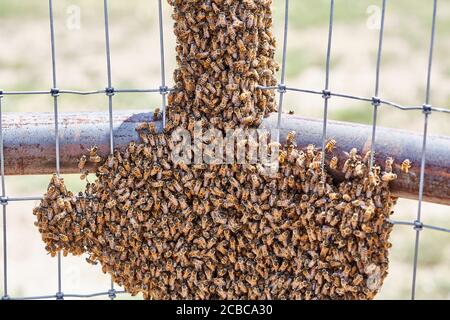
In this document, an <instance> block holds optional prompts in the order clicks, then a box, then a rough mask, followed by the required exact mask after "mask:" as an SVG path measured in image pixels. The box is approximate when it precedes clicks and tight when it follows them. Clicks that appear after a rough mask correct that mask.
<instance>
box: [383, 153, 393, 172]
mask: <svg viewBox="0 0 450 320" xmlns="http://www.w3.org/2000/svg"><path fill="white" fill-rule="evenodd" d="M385 163H386V166H385V171H386V172H388V173H391V172H392V165H393V164H394V159H393V158H391V157H388V158H387V159H386V161H385Z"/></svg>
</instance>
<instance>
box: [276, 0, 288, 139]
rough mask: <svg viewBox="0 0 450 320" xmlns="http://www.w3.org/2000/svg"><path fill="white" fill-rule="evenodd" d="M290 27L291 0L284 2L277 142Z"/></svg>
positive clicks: (284, 89) (278, 130) (284, 88)
mask: <svg viewBox="0 0 450 320" xmlns="http://www.w3.org/2000/svg"><path fill="white" fill-rule="evenodd" d="M288 29H289V0H285V2H284V29H283V56H282V60H281V79H280V85H279V86H278V92H279V93H280V99H279V101H278V119H277V142H280V130H281V116H282V113H283V99H284V94H285V93H286V85H285V81H286V59H287V41H288Z"/></svg>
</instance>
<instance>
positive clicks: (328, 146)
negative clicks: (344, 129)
mask: <svg viewBox="0 0 450 320" xmlns="http://www.w3.org/2000/svg"><path fill="white" fill-rule="evenodd" d="M335 147H336V140H334V139H330V140H328V141H327V143H326V144H325V151H327V152H333V150H334V148H335Z"/></svg>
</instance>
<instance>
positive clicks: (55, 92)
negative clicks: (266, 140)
mask: <svg viewBox="0 0 450 320" xmlns="http://www.w3.org/2000/svg"><path fill="white" fill-rule="evenodd" d="M380 2H381V7H382V9H381V23H380V32H379V39H378V50H377V56H376V69H375V89H374V95H373V96H372V97H364V96H358V95H352V94H347V93H342V92H335V91H332V90H330V66H331V47H332V40H333V26H334V7H335V4H334V0H330V11H329V25H328V36H327V49H326V55H325V56H326V61H325V85H324V88H323V89H322V90H316V89H308V88H295V87H290V86H288V85H287V84H286V67H287V64H286V60H287V48H288V30H289V19H288V18H289V0H284V4H285V6H284V30H283V46H282V62H281V77H280V83H279V84H278V85H276V86H257V87H256V88H257V89H259V90H273V91H277V92H278V93H279V103H278V118H277V129H281V128H282V122H283V121H282V115H283V99H284V95H285V94H286V93H287V92H289V91H291V92H297V93H304V94H314V95H321V96H322V98H323V101H324V105H323V132H322V172H323V170H324V163H325V152H324V149H325V143H326V140H327V123H328V101H329V100H330V99H331V98H332V97H340V98H345V99H349V100H359V101H364V102H368V103H369V104H368V105H371V106H372V108H373V110H372V112H373V116H372V136H371V145H370V151H371V154H370V168H372V167H373V164H374V153H375V150H374V147H375V142H376V129H377V116H378V109H379V107H380V106H388V107H392V108H396V109H399V110H403V111H421V112H422V113H423V115H424V122H423V126H424V127H423V141H422V154H421V165H420V182H419V195H418V199H419V200H418V208H417V216H416V220H414V221H412V222H410V221H397V220H392V219H388V220H387V221H388V222H390V223H392V224H393V225H400V226H402V225H403V226H412V227H413V230H415V244H414V258H413V270H412V284H411V299H413V300H414V299H415V297H416V279H417V269H418V268H417V266H418V257H419V244H420V232H421V231H422V230H424V229H430V230H434V231H439V232H445V233H450V229H449V228H444V227H439V226H432V225H428V224H424V223H422V221H421V211H422V202H423V187H424V176H425V166H426V146H427V145H426V143H427V135H428V120H429V116H430V115H431V114H432V113H434V112H437V113H444V114H450V109H447V108H442V107H436V106H433V105H432V104H431V103H430V100H431V75H432V64H433V50H434V45H435V35H436V16H437V0H433V11H432V18H431V19H432V20H431V36H430V44H429V55H428V66H427V77H426V89H425V99H424V103H423V104H422V105H412V106H407V105H402V104H399V103H396V102H393V101H389V100H386V99H383V98H381V97H380V96H379V88H380V73H381V61H382V48H383V36H384V30H385V13H386V9H387V2H388V1H387V0H380ZM48 6H49V22H50V46H51V62H52V63H51V65H52V69H51V70H52V87H51V88H50V89H49V90H34V91H3V90H0V174H1V188H2V191H1V196H0V205H2V207H3V208H2V209H3V210H2V220H3V230H2V233H3V296H2V299H3V300H8V299H23V300H39V299H56V300H62V299H64V298H65V297H66V298H92V297H101V296H103V297H108V298H110V299H111V300H113V299H115V298H116V296H117V295H118V294H122V293H125V292H124V291H122V290H116V289H115V288H114V283H113V281H112V279H111V283H110V287H109V289H108V290H106V291H103V292H93V293H86V294H81V293H65V292H64V291H63V286H62V277H61V271H62V264H61V262H62V261H61V260H62V259H61V254H60V253H59V254H58V257H57V267H58V269H57V290H56V293H55V294H48V295H39V296H25V297H12V296H10V295H9V294H8V254H7V253H8V242H7V205H8V203H9V202H18V201H36V200H41V199H42V197H41V196H28V197H9V196H8V195H7V193H6V184H5V168H4V164H5V159H4V148H3V127H2V124H3V122H2V120H3V119H2V116H3V109H2V108H3V105H2V99H3V98H4V97H5V96H13V95H49V96H52V97H53V107H54V125H55V126H54V130H55V132H54V136H55V147H56V162H55V170H56V173H57V174H58V175H59V173H60V152H59V127H58V124H59V120H58V97H59V96H60V95H63V94H67V95H81V96H85V95H99V94H105V95H106V97H107V101H108V112H109V135H110V152H111V153H113V151H114V135H113V96H114V95H115V94H116V93H159V94H160V95H161V105H162V115H163V116H162V119H163V127H164V126H165V121H166V105H167V94H168V93H169V92H170V91H172V90H173V89H172V88H169V87H168V86H167V85H166V74H165V52H164V29H163V25H164V24H163V4H162V0H158V23H159V42H160V73H161V84H160V86H159V88H149V89H145V88H144V89H115V88H114V87H113V86H112V64H111V49H110V41H109V12H108V0H103V11H104V30H105V50H106V72H107V86H106V88H105V89H99V90H88V91H80V90H70V89H59V88H58V86H57V77H56V74H57V72H56V71H57V69H56V66H57V64H56V42H55V27H54V16H53V0H49V2H48ZM279 131H280V130H278V136H277V140H278V141H279V139H280V136H279Z"/></svg>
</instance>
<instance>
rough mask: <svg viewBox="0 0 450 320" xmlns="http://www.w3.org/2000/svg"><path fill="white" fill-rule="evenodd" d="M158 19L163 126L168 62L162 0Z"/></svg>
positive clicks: (164, 125)
mask: <svg viewBox="0 0 450 320" xmlns="http://www.w3.org/2000/svg"><path fill="white" fill-rule="evenodd" d="M158 20H159V50H160V62H161V86H160V87H159V91H160V94H161V100H162V127H163V129H164V128H165V127H166V95H167V92H168V88H167V86H166V62H165V58H164V25H163V10H162V1H161V0H158Z"/></svg>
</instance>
